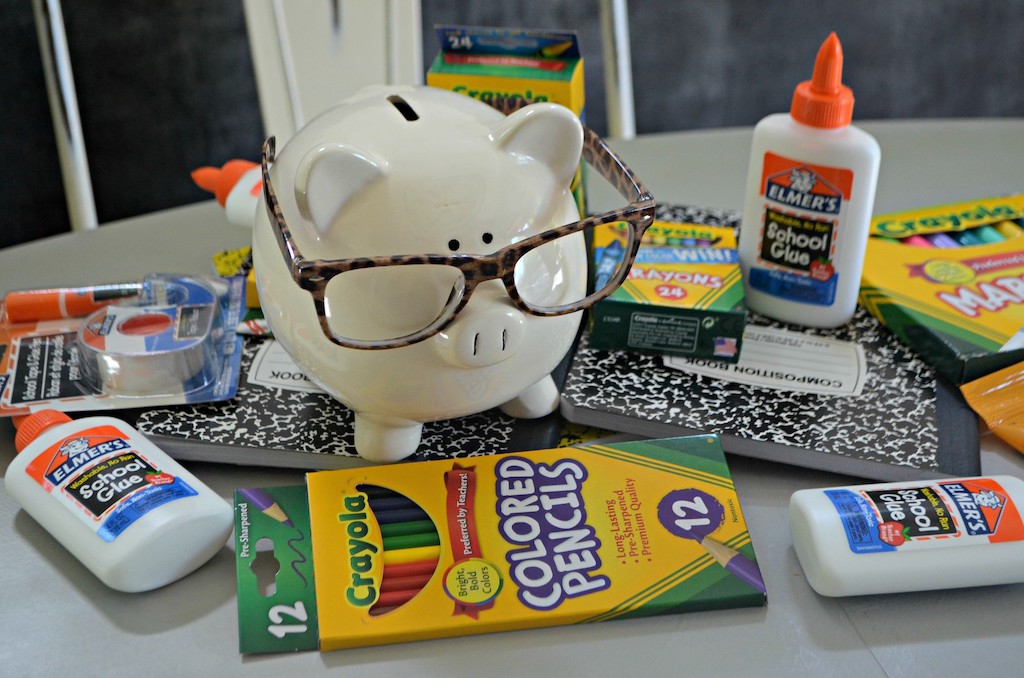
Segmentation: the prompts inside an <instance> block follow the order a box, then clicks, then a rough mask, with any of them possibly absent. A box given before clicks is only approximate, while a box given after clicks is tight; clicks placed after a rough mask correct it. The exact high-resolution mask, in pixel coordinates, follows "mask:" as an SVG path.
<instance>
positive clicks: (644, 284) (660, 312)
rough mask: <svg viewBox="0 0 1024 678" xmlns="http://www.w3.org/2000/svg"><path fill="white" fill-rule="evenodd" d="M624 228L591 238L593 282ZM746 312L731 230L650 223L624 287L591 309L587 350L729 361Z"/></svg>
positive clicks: (736, 352)
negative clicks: (612, 350) (659, 354)
mask: <svg viewBox="0 0 1024 678" xmlns="http://www.w3.org/2000/svg"><path fill="white" fill-rule="evenodd" d="M624 228H625V226H624V225H623V224H609V225H607V226H604V227H602V228H600V229H598V231H597V232H596V233H595V235H594V242H593V252H594V270H595V271H596V272H597V273H596V275H597V276H598V277H600V275H601V271H602V269H603V268H606V267H602V262H603V261H613V260H614V259H615V256H616V255H615V252H618V251H621V250H622V248H624V247H625V243H626V236H625V232H624ZM746 312H747V307H746V302H745V301H744V295H743V277H742V275H741V273H740V266H739V260H738V258H737V256H736V235H735V231H734V230H733V229H732V227H730V226H706V225H701V224H685V223H674V222H667V221H655V222H654V224H652V225H651V227H650V228H648V229H647V233H646V234H645V236H644V242H643V243H642V244H641V246H640V250H639V252H637V257H636V261H635V263H634V264H633V267H632V268H631V269H630V271H629V275H628V277H627V278H626V280H625V282H623V284H622V286H621V287H619V289H617V290H616V291H615V292H613V293H612V295H611V296H609V297H608V298H606V299H604V300H602V301H600V302H598V303H597V304H596V305H595V306H594V308H593V309H592V310H591V324H590V344H591V346H593V347H595V348H600V349H623V350H632V351H641V352H651V353H662V354H667V355H678V356H685V357H693V358H717V359H719V360H723V361H726V362H736V361H738V360H739V356H740V349H741V348H742V341H743V328H744V327H745V326H746V315H747V313H746Z"/></svg>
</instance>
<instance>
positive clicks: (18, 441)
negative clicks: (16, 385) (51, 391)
mask: <svg viewBox="0 0 1024 678" xmlns="http://www.w3.org/2000/svg"><path fill="white" fill-rule="evenodd" d="M15 448H16V449H17V450H18V456H17V457H15V458H14V460H13V461H12V462H11V464H10V466H9V467H8V469H7V475H6V477H5V478H4V484H5V486H6V488H7V491H8V493H10V495H11V497H13V498H14V500H15V501H17V502H18V503H19V504H20V505H21V506H22V507H23V508H24V509H25V510H26V511H27V512H28V513H29V515H31V516H32V517H33V518H35V520H36V521H37V522H39V524H40V525H42V526H43V527H44V528H46V530H47V531H48V532H49V533H50V534H51V535H53V537H54V538H55V539H57V541H59V542H60V543H61V544H62V545H63V546H64V547H65V548H67V550H68V551H70V552H71V553H72V555H74V556H75V557H76V558H78V560H79V561H81V563H82V564H83V565H85V566H86V567H87V568H89V570H91V571H92V573H93V574H95V575H96V576H97V577H99V578H100V580H101V581H103V583H104V584H106V585H107V586H110V587H111V588H114V589H117V590H119V591H126V592H136V591H148V590H150V589H155V588H158V587H161V586H164V585H166V584H169V583H171V582H173V581H175V580H177V579H180V578H181V577H184V576H185V575H186V574H189V573H190V572H192V571H193V570H195V569H196V568H198V567H199V566H200V565H202V564H203V563H205V562H206V561H207V560H209V559H210V558H211V557H213V555H214V554H215V553H217V551H219V550H220V549H221V548H223V547H224V546H225V545H226V543H227V539H228V536H229V535H230V533H231V529H232V525H233V523H234V514H233V511H232V509H231V506H230V504H228V503H227V502H226V501H225V500H224V499H222V498H221V497H220V496H219V495H217V494H216V493H214V492H213V491H212V490H211V489H210V488H208V487H206V486H205V485H203V484H202V483H201V482H200V481H199V480H198V479H197V478H196V477H195V476H193V475H192V474H191V473H189V472H188V471H186V470H185V469H184V468H183V467H182V466H181V465H180V464H178V463H177V462H176V461H174V460H173V459H171V458H170V457H168V456H167V454H166V453H165V452H163V451H162V450H160V449H159V448H157V447H156V446H155V445H153V444H152V443H151V442H149V441H148V440H146V439H145V438H144V437H143V436H142V435H141V434H140V433H139V432H138V431H136V430H135V429H134V428H132V427H130V426H128V425H127V424H126V423H124V422H123V421H120V420H119V419H113V418H111V417H87V418H84V419H78V420H74V421H73V420H72V419H71V418H70V417H68V416H67V415H66V414H64V413H63V412H58V411H56V410H42V411H40V412H36V413H34V414H31V415H29V416H27V417H25V418H24V419H23V420H22V421H20V423H19V425H18V432H17V435H16V437H15Z"/></svg>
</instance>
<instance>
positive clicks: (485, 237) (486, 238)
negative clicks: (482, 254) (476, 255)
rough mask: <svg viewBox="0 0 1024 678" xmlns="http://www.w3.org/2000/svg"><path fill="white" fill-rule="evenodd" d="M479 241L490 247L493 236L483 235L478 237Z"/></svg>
mask: <svg viewBox="0 0 1024 678" xmlns="http://www.w3.org/2000/svg"><path fill="white" fill-rule="evenodd" d="M480 239H481V240H483V241H484V244H485V245H490V244H491V242H493V241H494V236H493V235H491V234H490V233H484V234H483V235H482V236H480Z"/></svg>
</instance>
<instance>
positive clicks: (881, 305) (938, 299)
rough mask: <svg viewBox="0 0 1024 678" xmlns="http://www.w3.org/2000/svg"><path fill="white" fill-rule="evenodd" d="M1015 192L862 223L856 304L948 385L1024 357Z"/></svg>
mask: <svg viewBox="0 0 1024 678" xmlns="http://www.w3.org/2000/svg"><path fill="white" fill-rule="evenodd" d="M1022 218H1024V194H1018V195H1009V196H1002V197H994V198H983V199H979V200H969V201H964V202H957V203H951V204H945V205H937V206H931V207H925V208H921V209H915V210H908V211H904V212H898V213H895V214H886V215H881V216H877V217H875V218H874V219H873V220H872V224H871V237H870V238H869V239H868V248H867V255H866V257H865V262H864V274H863V277H862V279H861V289H860V303H861V304H862V305H863V306H865V307H866V308H867V309H868V310H869V311H871V313H872V314H873V315H874V316H875V317H877V318H878V319H879V320H880V321H881V322H882V323H884V324H885V325H886V326H887V327H888V328H889V329H890V330H892V331H893V333H895V334H896V336H898V337H899V338H900V340H901V341H903V342H904V343H905V344H907V345H908V346H910V347H911V348H913V349H914V351H915V352H917V353H918V354H919V355H920V356H921V357H922V359H923V360H925V361H926V362H928V363H930V364H931V365H933V366H934V367H935V368H936V369H937V370H938V371H939V372H940V373H941V374H942V375H943V376H945V377H946V378H947V379H949V380H950V381H951V382H953V383H954V384H962V383H965V382H968V381H972V380H974V379H977V378H978V377H981V376H984V375H986V374H988V373H990V372H993V371H995V370H997V369H1000V368H1002V367H1006V366H1008V365H1011V364H1014V363H1018V362H1020V361H1022V360H1024V230H1022V229H1021V220H1022Z"/></svg>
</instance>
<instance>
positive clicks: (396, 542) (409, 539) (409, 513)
mask: <svg viewBox="0 0 1024 678" xmlns="http://www.w3.org/2000/svg"><path fill="white" fill-rule="evenodd" d="M359 490H360V491H361V492H363V493H364V494H365V495H366V497H367V499H368V501H369V508H370V512H371V513H373V515H374V517H375V518H376V519H377V524H378V525H379V526H380V531H381V540H382V544H383V547H384V548H383V551H382V553H381V561H382V563H383V572H382V576H381V581H380V585H379V591H378V594H377V595H378V598H377V602H376V603H374V605H373V607H372V608H371V610H370V614H371V615H380V614H385V613H387V612H391V611H393V610H396V609H398V608H399V607H401V606H402V605H404V604H405V603H407V602H409V601H410V600H412V599H413V598H414V597H415V596H416V594H417V593H419V592H420V591H421V590H423V587H424V586H426V585H427V583H428V582H429V581H430V578H431V577H432V576H433V575H434V572H435V571H436V570H437V565H438V560H439V558H440V556H441V545H440V544H441V538H440V535H439V534H438V532H437V528H436V527H435V525H434V521H433V520H431V519H430V516H429V515H427V513H426V512H425V511H424V510H423V509H422V508H420V506H419V505H418V504H416V502H414V501H412V500H411V499H409V498H408V497H406V496H405V495H402V494H399V493H397V492H394V491H392V490H389V489H387V488H385V487H380V486H376V485H361V486H360V487H359Z"/></svg>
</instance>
